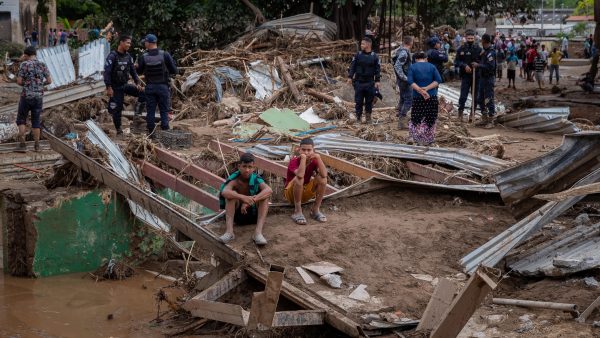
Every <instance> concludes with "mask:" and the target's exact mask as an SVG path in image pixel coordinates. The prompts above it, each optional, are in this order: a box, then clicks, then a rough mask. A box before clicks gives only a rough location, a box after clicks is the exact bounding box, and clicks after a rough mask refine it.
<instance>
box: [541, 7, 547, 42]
mask: <svg viewBox="0 0 600 338" xmlns="http://www.w3.org/2000/svg"><path fill="white" fill-rule="evenodd" d="M544 1H545V0H542V9H540V16H541V17H542V28H541V30H540V37H541V36H544V35H546V34H544Z"/></svg>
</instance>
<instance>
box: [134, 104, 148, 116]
mask: <svg viewBox="0 0 600 338" xmlns="http://www.w3.org/2000/svg"><path fill="white" fill-rule="evenodd" d="M145 111H146V102H136V103H135V108H134V115H142V114H143V113H144V112H145Z"/></svg>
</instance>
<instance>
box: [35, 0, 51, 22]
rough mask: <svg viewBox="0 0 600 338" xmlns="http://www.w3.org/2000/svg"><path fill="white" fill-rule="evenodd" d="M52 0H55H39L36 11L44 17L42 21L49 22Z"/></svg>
mask: <svg viewBox="0 0 600 338" xmlns="http://www.w3.org/2000/svg"><path fill="white" fill-rule="evenodd" d="M50 1H54V0H38V2H37V6H36V7H35V11H36V13H37V15H39V16H40V17H41V18H42V22H48V14H50Z"/></svg>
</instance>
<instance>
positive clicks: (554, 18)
mask: <svg viewBox="0 0 600 338" xmlns="http://www.w3.org/2000/svg"><path fill="white" fill-rule="evenodd" d="M552 24H553V25H554V24H556V0H552Z"/></svg>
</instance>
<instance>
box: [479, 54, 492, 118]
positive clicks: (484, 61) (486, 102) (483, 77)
mask: <svg viewBox="0 0 600 338" xmlns="http://www.w3.org/2000/svg"><path fill="white" fill-rule="evenodd" d="M477 72H478V73H479V77H480V81H479V91H478V99H477V100H478V101H479V106H480V108H481V113H482V114H485V112H486V110H487V115H488V116H490V117H491V116H494V115H495V114H496V110H495V105H494V83H495V81H496V51H495V50H494V48H493V47H492V46H489V47H488V48H487V49H484V50H483V51H482V52H481V60H480V61H479V67H477Z"/></svg>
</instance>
